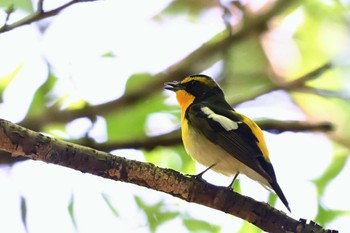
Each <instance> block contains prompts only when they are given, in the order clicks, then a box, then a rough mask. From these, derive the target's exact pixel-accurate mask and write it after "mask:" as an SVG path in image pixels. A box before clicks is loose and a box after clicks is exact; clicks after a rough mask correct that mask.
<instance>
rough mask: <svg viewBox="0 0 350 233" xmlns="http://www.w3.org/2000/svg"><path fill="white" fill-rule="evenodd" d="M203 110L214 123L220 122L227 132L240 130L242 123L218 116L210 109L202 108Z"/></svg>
mask: <svg viewBox="0 0 350 233" xmlns="http://www.w3.org/2000/svg"><path fill="white" fill-rule="evenodd" d="M201 110H202V112H203V113H204V114H205V115H207V116H208V118H211V119H213V120H214V121H216V122H218V123H219V124H220V125H221V126H222V127H223V128H224V129H226V130H227V131H230V130H235V129H238V124H239V123H240V122H236V121H233V120H231V119H229V118H227V117H225V116H222V115H219V114H216V113H215V112H213V111H212V110H211V109H210V108H208V107H202V108H201Z"/></svg>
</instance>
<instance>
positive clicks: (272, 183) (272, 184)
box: [270, 180, 292, 212]
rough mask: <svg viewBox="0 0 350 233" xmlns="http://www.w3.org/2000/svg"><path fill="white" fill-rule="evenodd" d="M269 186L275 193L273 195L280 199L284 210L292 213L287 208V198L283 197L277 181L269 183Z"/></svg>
mask: <svg viewBox="0 0 350 233" xmlns="http://www.w3.org/2000/svg"><path fill="white" fill-rule="evenodd" d="M270 185H271V187H272V189H273V190H274V191H275V193H276V194H277V196H278V197H279V198H280V199H281V201H282V202H283V204H284V205H285V206H286V208H287V209H288V210H289V212H292V211H291V210H290V208H289V204H288V201H287V198H286V197H285V196H284V194H283V192H282V189H281V187H280V186H279V185H278V183H277V181H276V180H275V181H274V182H271V183H270Z"/></svg>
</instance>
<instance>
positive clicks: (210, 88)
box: [165, 74, 224, 104]
mask: <svg viewBox="0 0 350 233" xmlns="http://www.w3.org/2000/svg"><path fill="white" fill-rule="evenodd" d="M165 89H167V90H171V91H174V92H176V96H177V99H178V101H179V103H180V104H182V102H183V101H185V100H187V99H188V98H190V99H191V101H192V102H193V101H202V100H205V99H207V98H210V97H223V96H224V93H223V91H222V89H221V88H220V86H219V85H218V84H217V83H216V82H215V81H214V80H213V79H212V78H211V77H209V76H206V75H203V74H194V75H191V76H188V77H186V78H185V79H183V80H182V81H181V82H178V81H174V82H167V83H165ZM179 98H180V99H179ZM184 98H185V100H184Z"/></svg>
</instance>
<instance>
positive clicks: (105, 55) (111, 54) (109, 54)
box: [101, 52, 116, 58]
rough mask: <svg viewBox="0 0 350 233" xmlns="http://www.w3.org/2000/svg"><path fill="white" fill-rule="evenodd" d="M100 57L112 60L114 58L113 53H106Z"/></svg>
mask: <svg viewBox="0 0 350 233" xmlns="http://www.w3.org/2000/svg"><path fill="white" fill-rule="evenodd" d="M101 57H110V58H114V57H116V55H115V54H114V53H113V52H108V53H105V54H102V56H101Z"/></svg>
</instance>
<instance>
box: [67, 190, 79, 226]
mask: <svg viewBox="0 0 350 233" xmlns="http://www.w3.org/2000/svg"><path fill="white" fill-rule="evenodd" d="M68 213H69V217H70V219H71V220H72V224H73V226H74V228H75V229H77V222H76V220H75V214H74V195H73V194H72V196H71V198H70V201H69V204H68Z"/></svg>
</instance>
